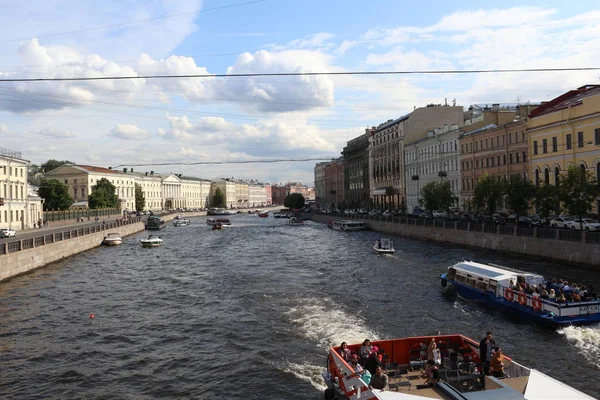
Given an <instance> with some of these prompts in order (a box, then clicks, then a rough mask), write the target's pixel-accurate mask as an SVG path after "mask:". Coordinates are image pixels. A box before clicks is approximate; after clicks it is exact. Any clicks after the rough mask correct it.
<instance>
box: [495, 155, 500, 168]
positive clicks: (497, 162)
mask: <svg viewBox="0 0 600 400" xmlns="http://www.w3.org/2000/svg"><path fill="white" fill-rule="evenodd" d="M496 165H498V166H499V165H500V156H497V157H496Z"/></svg>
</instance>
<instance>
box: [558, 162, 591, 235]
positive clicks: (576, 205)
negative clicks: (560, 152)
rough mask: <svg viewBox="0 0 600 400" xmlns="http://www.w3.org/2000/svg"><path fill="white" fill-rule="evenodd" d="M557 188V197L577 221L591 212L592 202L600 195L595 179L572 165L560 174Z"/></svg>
mask: <svg viewBox="0 0 600 400" xmlns="http://www.w3.org/2000/svg"><path fill="white" fill-rule="evenodd" d="M558 187H559V193H558V197H559V199H560V202H561V203H562V205H563V206H564V208H565V210H567V212H568V213H569V214H570V215H576V216H577V217H579V219H581V217H582V216H583V215H585V214H587V213H589V212H590V211H591V210H592V207H593V202H594V200H596V198H597V197H598V195H599V194H600V188H599V187H598V182H597V181H596V178H594V176H593V175H592V174H591V173H590V172H588V171H583V170H582V169H580V168H578V167H575V166H572V165H571V166H569V168H568V169H567V171H566V173H563V174H561V179H560V183H559V185H558ZM582 225H583V224H582ZM581 228H582V229H583V226H582V227H581Z"/></svg>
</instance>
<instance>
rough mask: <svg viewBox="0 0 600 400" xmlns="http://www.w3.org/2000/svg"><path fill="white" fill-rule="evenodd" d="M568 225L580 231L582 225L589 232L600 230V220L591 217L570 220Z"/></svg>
mask: <svg viewBox="0 0 600 400" xmlns="http://www.w3.org/2000/svg"><path fill="white" fill-rule="evenodd" d="M568 226H569V229H571V230H573V231H580V230H581V229H582V227H583V230H584V231H587V232H596V231H600V221H596V220H595V219H591V218H582V219H574V220H573V221H569V222H568Z"/></svg>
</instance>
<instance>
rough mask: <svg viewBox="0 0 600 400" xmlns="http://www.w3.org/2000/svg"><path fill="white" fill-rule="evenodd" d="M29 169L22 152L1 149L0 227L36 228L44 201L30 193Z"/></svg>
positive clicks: (16, 228) (15, 228)
mask: <svg viewBox="0 0 600 400" xmlns="http://www.w3.org/2000/svg"><path fill="white" fill-rule="evenodd" d="M28 166H29V161H27V160H25V159H23V155H22V153H21V152H18V151H14V150H10V149H5V148H0V228H10V229H14V230H22V229H28V228H33V227H34V224H35V223H37V221H38V219H40V218H42V216H41V210H42V200H41V199H40V198H39V197H37V194H35V193H31V192H30V191H28V184H27V171H28Z"/></svg>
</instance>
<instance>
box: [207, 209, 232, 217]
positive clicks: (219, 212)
mask: <svg viewBox="0 0 600 400" xmlns="http://www.w3.org/2000/svg"><path fill="white" fill-rule="evenodd" d="M206 215H231V212H229V211H227V210H225V209H224V208H209V209H208V211H207V212H206Z"/></svg>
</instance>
